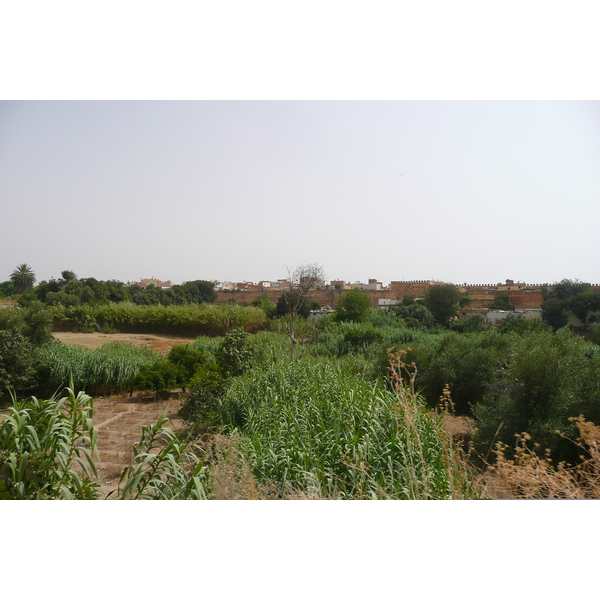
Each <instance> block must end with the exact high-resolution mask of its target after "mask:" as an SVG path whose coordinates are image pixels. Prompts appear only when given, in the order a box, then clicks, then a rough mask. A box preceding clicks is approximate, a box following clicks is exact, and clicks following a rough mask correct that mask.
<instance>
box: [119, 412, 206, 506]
mask: <svg viewBox="0 0 600 600" xmlns="http://www.w3.org/2000/svg"><path fill="white" fill-rule="evenodd" d="M170 425H171V422H170V421H169V419H167V417H166V416H165V413H164V412H163V414H162V415H161V416H160V417H159V419H158V421H157V422H156V423H154V424H153V425H146V426H144V427H142V437H141V439H140V441H139V442H138V443H137V444H136V445H135V450H134V457H133V461H132V463H131V464H130V465H129V466H128V467H127V468H126V469H124V471H123V473H122V475H121V478H120V480H119V487H118V489H117V490H116V491H115V492H116V497H117V499H118V500H206V498H207V495H206V489H205V481H206V479H207V475H208V471H207V468H206V467H205V466H204V461H203V458H202V455H203V450H202V449H201V448H200V446H198V445H197V444H195V443H194V442H193V441H192V440H191V439H190V438H187V439H180V438H179V437H178V436H177V434H176V433H175V432H174V431H173V429H172V428H171V427H170ZM112 493H113V492H111V493H110V494H109V496H110V495H111V494H112Z"/></svg>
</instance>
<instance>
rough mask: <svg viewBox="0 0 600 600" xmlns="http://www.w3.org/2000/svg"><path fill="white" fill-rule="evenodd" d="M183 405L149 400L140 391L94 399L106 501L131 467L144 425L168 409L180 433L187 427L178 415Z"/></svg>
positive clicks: (169, 401)
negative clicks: (129, 395) (126, 469)
mask: <svg viewBox="0 0 600 600" xmlns="http://www.w3.org/2000/svg"><path fill="white" fill-rule="evenodd" d="M179 406H180V401H179V400H177V399H172V400H168V401H161V400H151V399H150V400H149V399H147V398H145V397H144V396H143V395H142V394H139V393H137V392H136V394H134V397H133V398H129V397H128V396H127V394H122V395H119V396H108V397H105V398H102V397H100V398H97V399H95V400H94V425H95V426H96V428H97V429H98V451H99V453H100V458H99V460H97V461H96V466H97V468H98V475H99V479H100V493H101V497H102V498H104V497H105V496H106V494H107V493H108V492H110V491H111V490H114V489H115V488H116V487H117V486H118V482H119V477H120V476H121V472H122V471H123V469H124V468H125V467H127V466H128V465H129V464H131V460H132V458H133V445H134V444H135V443H136V442H139V440H140V437H141V433H142V427H143V426H144V425H150V424H152V423H156V421H157V420H158V417H159V416H160V415H161V414H162V412H163V411H164V410H165V408H166V409H167V417H168V418H169V419H171V423H172V424H171V427H172V429H173V430H174V431H179V430H180V429H181V428H182V427H183V422H182V420H181V419H180V418H179V417H178V416H177V411H178V409H179ZM111 498H112V497H111Z"/></svg>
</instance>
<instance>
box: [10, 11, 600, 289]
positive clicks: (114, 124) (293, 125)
mask: <svg viewBox="0 0 600 600" xmlns="http://www.w3.org/2000/svg"><path fill="white" fill-rule="evenodd" d="M134 4H135V3H133V4H128V3H125V4H114V3H112V2H108V3H107V4H106V5H105V4H103V5H102V6H105V7H106V6H107V7H109V9H110V7H112V8H115V7H118V8H119V10H120V13H119V14H120V19H119V20H117V21H114V20H113V21H111V19H110V14H111V13H110V10H102V11H97V12H94V13H92V14H90V15H89V19H91V20H92V21H94V23H96V26H95V27H94V26H91V27H90V28H89V29H86V31H85V35H83V33H82V32H78V31H75V30H74V29H73V27H72V22H70V21H69V20H68V19H67V20H64V19H62V17H63V16H65V15H67V14H71V18H72V13H69V12H68V11H72V10H73V7H74V6H77V4H73V3H69V2H59V3H58V5H56V6H53V7H52V10H50V8H48V6H47V5H45V4H40V5H39V6H38V7H37V8H38V9H39V10H37V11H36V12H35V13H34V15H35V16H34V15H33V14H32V13H30V12H28V11H26V10H25V9H21V10H19V9H13V8H10V9H8V11H9V12H10V11H14V12H15V15H16V20H17V21H19V19H20V22H21V24H22V25H26V26H27V28H28V32H29V35H30V37H29V38H27V36H25V37H24V36H23V35H20V33H19V32H18V30H17V31H16V32H15V31H13V27H12V25H11V26H8V25H5V26H4V29H3V30H2V31H1V32H0V33H2V34H3V36H4V37H1V36H0V40H4V41H0V45H1V46H0V50H5V49H10V50H11V51H12V52H13V55H12V56H17V57H18V58H17V59H16V60H13V61H10V62H9V63H8V65H7V69H6V72H7V75H8V77H7V79H5V84H4V86H3V87H2V88H1V89H2V90H3V93H2V97H4V98H7V99H9V100H6V101H3V102H0V209H1V215H2V219H1V221H0V249H1V252H0V281H4V280H6V279H8V277H9V276H10V273H11V271H12V270H13V269H14V268H15V266H16V265H18V264H20V263H23V262H26V263H28V264H29V265H31V266H32V267H33V269H34V270H35V272H36V274H37V277H38V280H42V279H48V278H50V277H58V276H60V271H61V270H64V269H71V270H74V271H75V272H76V273H77V274H78V275H79V276H80V277H96V278H98V279H109V278H115V279H119V280H122V281H127V280H137V279H139V278H142V277H151V276H156V277H158V278H160V279H171V280H172V281H174V282H175V283H179V282H181V281H183V280H189V279H217V280H234V281H235V280H237V281H242V280H248V281H259V280H262V279H266V280H269V279H278V278H280V277H284V276H285V275H286V272H287V267H294V266H296V265H298V264H300V263H308V262H317V263H319V264H321V265H322V266H323V267H324V269H325V272H326V275H327V278H328V279H345V280H348V281H356V280H362V281H366V280H367V279H368V278H370V277H373V278H377V279H378V280H380V281H382V282H384V283H388V282H389V281H391V280H402V279H430V278H431V279H438V280H444V281H452V282H455V283H463V282H468V283H475V282H480V283H497V282H499V281H503V280H504V279H506V278H511V279H515V280H519V281H527V282H530V283H542V282H552V281H556V280H559V279H562V278H564V277H569V278H579V279H582V280H587V281H591V282H600V263H599V262H598V261H597V258H596V257H597V256H598V251H599V250H600V241H599V237H598V235H597V223H598V222H599V217H600V202H599V200H600V168H599V166H600V103H599V102H598V101H597V100H594V99H597V98H598V97H599V95H598V93H597V92H598V84H597V83H596V84H595V85H596V87H595V88H594V87H590V81H593V80H594V79H596V80H597V78H593V77H590V75H591V71H590V67H589V66H588V63H586V60H588V61H591V62H590V63H589V65H593V63H594V61H593V60H592V57H593V56H597V55H598V53H597V52H595V50H597V49H598V41H597V36H596V35H595V31H594V27H593V22H594V21H593V19H588V18H586V13H585V10H584V8H585V7H584V6H583V5H579V4H574V5H573V6H576V7H577V10H575V9H573V12H572V13H570V15H569V16H570V19H569V18H568V17H567V16H566V15H565V14H564V12H561V11H558V10H549V9H548V8H547V7H546V9H545V10H544V12H543V14H541V13H540V12H539V11H537V10H536V8H535V7H534V6H533V4H535V3H532V4H529V3H527V2H524V3H523V2H522V3H518V4H514V8H518V10H519V19H516V20H515V19H514V18H512V15H511V13H510V10H509V9H510V7H512V6H513V4H511V3H510V2H509V3H508V4H507V5H506V7H505V8H506V10H505V11H503V12H502V14H498V13H497V12H494V11H492V12H490V13H487V12H486V11H485V10H483V11H482V9H481V8H478V7H479V6H480V3H469V2H464V3H459V4H458V5H456V6H453V8H452V10H449V8H448V7H447V6H446V4H444V3H435V2H433V3H432V2H425V3H424V4H423V5H422V7H421V8H419V9H415V8H411V9H403V11H404V12H396V13H394V14H393V15H392V14H389V15H387V16H388V17H389V18H385V17H386V12H385V10H384V3H375V4H374V5H373V7H374V8H373V9H372V10H371V11H368V12H364V11H360V10H358V9H356V7H355V8H347V10H346V11H344V12H340V11H337V10H336V9H335V7H334V5H335V3H320V4H314V5H313V3H311V2H308V3H306V4H303V7H304V9H303V11H301V12H298V11H296V12H294V11H291V13H290V14H288V13H286V11H283V12H281V11H276V12H275V13H274V12H273V10H275V7H277V6H279V5H278V4H277V3H275V4H273V3H269V2H262V3H261V2H259V3H258V4H257V5H256V6H255V7H254V12H252V11H250V12H249V9H248V7H247V5H246V4H244V3H241V4H237V3H233V5H235V7H237V9H236V10H234V11H230V12H227V10H225V9H222V10H219V9H212V8H211V9H207V8H204V9H202V10H201V11H200V13H197V14H195V15H193V14H191V13H190V15H188V16H189V17H190V18H189V19H185V18H183V17H184V16H185V15H184V13H183V12H182V11H179V12H177V11H171V12H168V13H163V12H160V11H157V10H155V9H154V8H148V10H147V11H144V13H143V14H141V13H140V12H139V11H138V12H136V10H135V7H134ZM233 5H231V6H230V5H228V6H229V7H230V8H232V7H233ZM145 6H147V7H148V6H150V7H152V6H154V5H145ZM178 6H179V5H178ZM182 6H183V5H181V6H180V8H181V7H182ZM311 7H312V8H316V7H320V9H319V10H320V12H319V16H320V18H319V19H318V20H314V19H313V20H311V14H312V13H311ZM155 8H156V7H155ZM61 10H62V12H61ZM182 10H183V9H182ZM398 10H399V9H398ZM280 13H281V14H280ZM82 14H83V13H82ZM15 15H13V16H15ZM394 15H395V17H396V18H394ZM194 17H195V18H194ZM402 17H403V18H402ZM286 18H287V21H286V20H285V19H286ZM290 19H291V20H290ZM48 21H50V22H52V25H53V27H51V28H49V27H48ZM278 21H279V22H285V23H286V29H285V34H284V33H282V32H281V31H279V30H277V29H274V28H273V23H274V22H278ZM292 21H293V23H292ZM88 22H91V21H88ZM492 22H493V25H492ZM5 23H7V22H6V21H5ZM127 23H130V24H135V26H136V28H137V29H136V34H137V36H138V38H131V37H130V36H129V33H130V32H129V30H127V27H126V25H127ZM210 23H213V24H216V25H217V26H216V27H215V28H214V31H213V28H211V27H210V26H209V24H210ZM409 23H410V24H412V26H411V27H409V26H408V24H409ZM477 23H480V24H481V23H484V24H485V27H483V29H481V28H480V29H477V28H476V27H474V25H475V24H477ZM175 24H176V25H177V27H179V29H176V28H175V27H174V26H175ZM294 24H295V26H294ZM13 25H14V23H13ZM328 25H329V28H328ZM528 25H531V27H534V30H535V32H536V35H537V38H535V39H534V38H533V37H532V36H531V31H532V29H528ZM575 25H576V27H575ZM172 26H173V27H172ZM219 26H220V27H219ZM198 28H200V30H201V33H202V35H200V33H199V31H200V30H199V29H198ZM332 33H333V34H334V35H333V37H332V35H331V34H332ZM159 34H160V35H159ZM33 36H37V37H36V43H37V46H34V48H37V50H32V49H31V44H30V42H31V41H32V40H33ZM38 37H39V38H40V39H38ZM133 39H135V40H136V42H135V43H134V42H133ZM44 42H46V43H44ZM100 48H101V51H100ZM299 48H302V51H301V52H300V50H299ZM144 52H145V54H144ZM159 54H160V56H159ZM144 60H145V61H146V62H144ZM19 61H21V62H20V63H19ZM102 61H104V62H102ZM15 65H16V66H15ZM592 71H593V67H592ZM6 81H8V84H6ZM136 86H137V87H136ZM23 98H29V99H36V101H23V100H22V99H23ZM65 98H73V99H82V101H64V100H63V99H65ZM105 98H108V99H110V98H115V99H119V98H126V99H128V101H104V100H103V99H105ZM140 98H149V99H154V98H168V99H173V98H174V99H178V98H186V99H190V98H192V99H193V100H188V101H177V100H168V101H144V100H141V101H140V100H139V99H140ZM223 98H225V99H233V100H223ZM264 98H276V100H270V101H269V100H266V101H265V100H263V99H264ZM321 98H322V99H326V100H321ZM361 98H362V100H360V99H361ZM379 98H385V100H378V99H379ZM422 98H426V99H429V100H427V101H424V100H421V99H422ZM48 99H52V101H50V100H48ZM90 99H100V100H99V101H89V100H90ZM129 99H134V100H129ZM207 99H208V100H207ZM248 99H252V101H249V100H248ZM255 99H258V100H255ZM280 99H284V100H280ZM557 99H560V100H557ZM580 99H582V100H580ZM590 99H592V100H591V101H590ZM37 100H39V101H37Z"/></svg>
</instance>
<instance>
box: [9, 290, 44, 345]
mask: <svg viewBox="0 0 600 600" xmlns="http://www.w3.org/2000/svg"><path fill="white" fill-rule="evenodd" d="M53 322H54V320H53V317H52V313H51V312H50V311H49V310H48V309H47V308H46V307H45V306H44V305H43V304H42V303H41V302H40V301H38V300H36V301H34V302H31V303H30V304H29V305H28V306H27V307H25V308H22V309H20V310H18V311H17V312H16V313H14V317H13V318H12V320H11V323H10V327H11V329H15V330H16V331H18V332H19V333H21V334H22V335H23V336H24V337H25V338H26V339H27V340H29V342H31V344H33V345H34V346H42V345H43V344H47V343H49V342H51V341H52V340H53V339H54V338H53V336H52V325H53Z"/></svg>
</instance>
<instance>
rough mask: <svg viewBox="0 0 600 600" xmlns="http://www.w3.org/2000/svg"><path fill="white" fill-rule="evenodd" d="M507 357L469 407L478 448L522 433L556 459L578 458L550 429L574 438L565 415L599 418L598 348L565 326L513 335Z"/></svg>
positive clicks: (508, 441) (481, 450)
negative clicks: (471, 409) (555, 330)
mask: <svg viewBox="0 0 600 600" xmlns="http://www.w3.org/2000/svg"><path fill="white" fill-rule="evenodd" d="M507 359H508V360H507V362H506V364H505V366H504V368H503V369H500V370H498V371H497V373H496V376H495V377H494V378H493V381H492V382H491V384H490V385H489V386H488V389H487V391H486V393H485V396H484V399H483V401H482V402H481V403H480V404H479V405H478V406H476V407H475V409H474V414H475V417H476V419H477V428H478V431H477V435H476V437H475V441H476V447H477V450H478V452H479V453H480V454H484V455H485V454H487V453H488V451H489V449H490V446H493V444H495V443H496V442H497V441H500V442H503V443H504V444H507V445H508V446H510V447H512V446H513V445H514V440H515V435H516V434H520V433H522V432H527V433H528V434H530V435H531V436H532V438H533V440H534V441H535V442H537V443H538V444H540V449H541V451H543V450H544V449H546V448H548V449H550V450H551V452H552V453H553V457H554V459H555V460H556V461H558V460H568V461H576V460H578V455H577V450H576V448H575V447H574V445H573V444H572V443H570V442H568V441H566V440H565V439H564V438H561V437H560V436H557V435H556V434H555V432H556V430H561V431H563V432H564V433H566V434H567V435H568V436H569V437H571V438H572V439H575V437H576V435H577V429H576V425H575V423H574V422H573V421H569V417H578V416H579V415H583V416H584V417H585V418H586V419H587V420H589V421H593V422H600V379H599V377H598V374H599V373H600V348H598V347H596V346H594V345H591V344H589V343H588V342H586V341H585V340H583V339H581V338H579V337H577V336H575V335H574V334H572V333H571V332H570V331H569V330H568V329H566V328H565V329H561V330H559V331H558V332H557V333H556V334H552V333H551V332H536V333H532V334H529V335H524V336H520V337H516V338H513V347H512V350H511V352H510V354H509V356H508V357H507Z"/></svg>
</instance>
